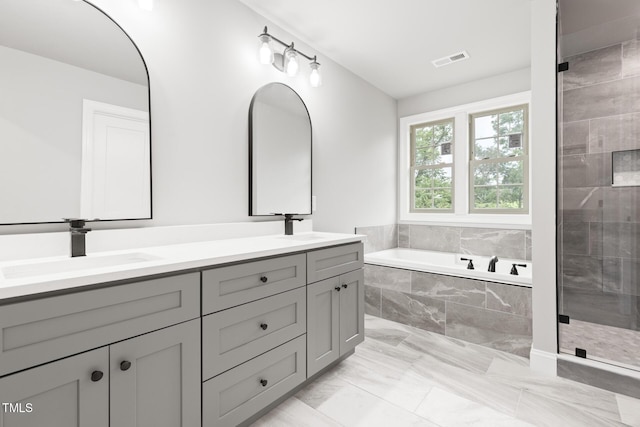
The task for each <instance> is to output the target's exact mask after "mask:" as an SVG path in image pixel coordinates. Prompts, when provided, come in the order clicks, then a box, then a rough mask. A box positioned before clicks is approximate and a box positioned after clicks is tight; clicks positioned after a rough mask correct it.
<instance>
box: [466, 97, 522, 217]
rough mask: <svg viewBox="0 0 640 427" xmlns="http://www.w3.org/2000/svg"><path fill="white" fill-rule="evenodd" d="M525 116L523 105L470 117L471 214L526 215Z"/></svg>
mask: <svg viewBox="0 0 640 427" xmlns="http://www.w3.org/2000/svg"><path fill="white" fill-rule="evenodd" d="M527 117H528V113H527V106H526V105H520V106H516V107H510V108H507V109H501V110H496V111H488V112H483V113H478V114H474V115H472V116H471V160H470V164H469V166H470V180H471V183H470V184H471V185H470V188H471V191H470V211H471V212H475V213H483V212H489V213H499V212H512V213H527V212H528V202H527V189H528V182H527V181H528V163H529V161H528V157H527V154H528V153H527Z"/></svg>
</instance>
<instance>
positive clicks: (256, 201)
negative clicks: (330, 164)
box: [249, 83, 311, 215]
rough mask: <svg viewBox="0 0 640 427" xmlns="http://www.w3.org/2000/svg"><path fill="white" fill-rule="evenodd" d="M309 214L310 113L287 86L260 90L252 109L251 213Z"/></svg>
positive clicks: (250, 115) (250, 156)
mask: <svg viewBox="0 0 640 427" xmlns="http://www.w3.org/2000/svg"><path fill="white" fill-rule="evenodd" d="M276 214H280V215H283V214H298V215H308V214H311V118H310V117H309V112H308V111H307V107H306V106H305V104H304V102H303V101H302V99H301V98H300V96H299V95H298V94H297V93H296V92H295V91H294V90H293V89H291V88H290V87H289V86H287V85H284V84H282V83H270V84H268V85H266V86H263V87H261V88H260V89H258V91H257V92H256V94H255V95H254V96H253V100H252V101H251V107H250V110H249V215H276Z"/></svg>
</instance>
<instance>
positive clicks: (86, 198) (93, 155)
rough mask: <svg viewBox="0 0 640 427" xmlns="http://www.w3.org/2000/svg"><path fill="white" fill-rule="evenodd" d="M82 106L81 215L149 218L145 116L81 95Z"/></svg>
mask: <svg viewBox="0 0 640 427" xmlns="http://www.w3.org/2000/svg"><path fill="white" fill-rule="evenodd" d="M83 109H84V117H83V141H82V180H81V198H80V200H81V202H80V203H81V206H80V216H81V217H82V218H86V219H94V218H99V219H130V218H149V217H150V216H151V181H150V180H151V174H150V171H151V159H150V135H149V114H148V113H147V112H146V111H140V110H134V109H131V108H124V107H119V106H117V105H110V104H105V103H101V102H96V101H89V100H86V99H85V100H84V103H83Z"/></svg>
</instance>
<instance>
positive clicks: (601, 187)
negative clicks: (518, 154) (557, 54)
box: [558, 40, 640, 330]
mask: <svg viewBox="0 0 640 427" xmlns="http://www.w3.org/2000/svg"><path fill="white" fill-rule="evenodd" d="M565 60H566V61H567V62H569V70H568V71H566V72H564V73H562V74H561V75H560V76H561V79H562V85H561V87H562V94H561V96H562V98H563V106H562V114H561V117H562V119H563V123H562V127H561V129H562V137H561V138H560V139H559V140H560V141H561V144H562V146H561V147H559V153H560V156H559V164H560V165H561V167H562V173H561V174H560V180H559V182H560V183H561V184H560V188H559V189H558V191H559V196H560V200H559V207H560V211H559V220H560V226H559V234H560V235H561V236H562V239H561V242H560V245H559V248H560V250H559V253H560V259H559V261H560V265H561V266H562V267H561V274H560V275H559V280H560V282H561V286H562V292H561V293H559V295H560V296H561V297H562V305H561V312H564V314H568V315H570V316H571V317H572V319H577V320H583V321H590V322H596V323H602V324H605V325H610V326H616V327H621V328H630V329H634V330H638V329H640V313H639V312H638V310H639V306H638V303H639V301H640V298H638V296H639V295H640V292H639V290H640V289H639V287H640V285H638V283H640V187H612V170H611V167H612V166H611V164H612V152H613V151H621V150H630V149H640V142H639V141H640V41H638V40H631V41H628V42H624V43H621V44H617V45H614V46H609V47H606V48H603V49H598V50H594V51H591V52H586V53H582V54H579V55H576V56H572V57H569V58H565Z"/></svg>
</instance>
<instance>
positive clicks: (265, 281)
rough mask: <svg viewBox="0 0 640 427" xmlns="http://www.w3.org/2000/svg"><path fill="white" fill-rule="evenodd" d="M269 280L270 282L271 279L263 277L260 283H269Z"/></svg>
mask: <svg viewBox="0 0 640 427" xmlns="http://www.w3.org/2000/svg"><path fill="white" fill-rule="evenodd" d="M268 280H269V279H268V278H267V276H262V277H260V281H261V282H262V283H267V281H268Z"/></svg>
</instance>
